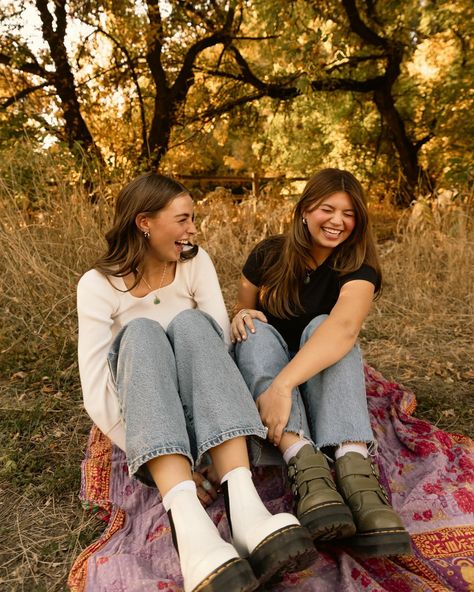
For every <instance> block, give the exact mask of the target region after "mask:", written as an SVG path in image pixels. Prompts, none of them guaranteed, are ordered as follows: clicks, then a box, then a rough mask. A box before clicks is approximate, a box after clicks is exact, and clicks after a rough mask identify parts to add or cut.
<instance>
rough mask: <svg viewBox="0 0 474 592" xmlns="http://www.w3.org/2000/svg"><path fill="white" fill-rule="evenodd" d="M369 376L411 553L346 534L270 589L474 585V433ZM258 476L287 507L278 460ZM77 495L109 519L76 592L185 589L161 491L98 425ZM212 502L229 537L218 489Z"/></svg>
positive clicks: (358, 591) (390, 482)
mask: <svg viewBox="0 0 474 592" xmlns="http://www.w3.org/2000/svg"><path fill="white" fill-rule="evenodd" d="M366 384H367V393H368V401H369V409H370V413H371V421H372V427H373V429H374V432H375V434H376V438H377V441H378V448H379V450H378V463H379V467H380V473H381V480H382V482H383V484H384V485H385V486H386V488H387V490H388V491H389V492H390V495H391V501H392V504H393V506H394V507H395V509H396V510H397V511H398V512H399V513H400V515H401V516H402V519H403V521H404V524H405V525H406V527H407V528H408V530H409V532H410V534H411V537H412V546H413V554H412V555H411V556H400V557H392V558H390V559H366V560H362V559H360V558H358V557H357V556H355V555H353V554H352V553H351V552H350V551H348V550H347V549H345V548H344V546H343V545H342V544H333V545H328V546H326V547H324V548H323V547H321V548H320V549H319V551H320V552H319V555H318V557H317V559H316V561H315V562H314V564H313V565H312V566H311V567H310V568H308V569H306V570H305V571H303V572H300V573H298V574H291V575H288V576H286V577H285V579H284V580H283V581H282V582H280V583H279V584H276V585H274V586H273V587H272V588H271V589H272V590H274V591H275V592H284V591H290V590H295V591H298V592H307V591H308V592H309V591H312V592H332V591H334V592H340V591H347V592H382V591H385V590H386V591H393V592H411V591H414V592H430V591H433V592H441V591H445V590H456V591H459V592H464V591H465V592H467V591H474V485H473V483H474V456H473V451H474V442H473V441H472V440H470V439H469V438H467V437H465V436H460V435H458V434H449V433H446V432H444V431H442V430H439V429H437V428H436V427H435V426H433V425H431V424H429V423H428V422H426V421H422V420H420V419H417V418H415V417H413V412H414V410H415V406H416V399H415V396H414V395H413V393H411V392H409V391H407V390H406V389H404V388H403V387H402V386H400V385H399V384H396V383H393V382H388V381H387V380H385V379H384V378H383V377H382V376H381V375H380V374H379V373H378V372H376V371H375V370H373V369H372V368H369V367H366ZM255 479H256V483H257V487H258V489H259V492H260V494H261V496H262V499H263V500H264V501H265V503H266V505H267V507H268V508H269V509H270V511H272V512H277V511H282V510H283V511H288V510H290V511H291V495H290V494H289V491H288V488H287V485H286V482H285V479H284V474H283V470H282V468H280V467H266V468H259V469H256V470H255ZM80 496H81V499H82V502H83V504H84V506H85V507H86V508H88V509H90V510H91V511H93V512H95V513H97V516H98V517H99V518H101V519H102V520H104V521H105V522H106V523H107V525H106V528H105V530H104V532H103V534H102V536H100V538H99V539H98V540H97V541H96V542H94V543H93V544H92V545H90V546H89V547H88V548H87V549H85V550H84V551H83V552H82V553H81V555H80V556H79V557H78V558H77V559H76V561H75V562H74V564H73V566H72V568H71V571H70V574H69V579H68V584H69V588H70V590H71V591H72V592H144V591H146V592H148V591H151V590H161V591H164V592H178V591H181V590H182V578H181V573H180V570H179V564H178V558H177V555H176V552H175V550H174V547H173V544H172V540H171V532H170V527H169V523H168V518H167V514H166V512H165V511H164V509H163V505H162V503H161V498H160V496H159V494H158V493H157V491H156V490H154V489H152V488H148V487H146V486H144V485H141V484H140V483H139V482H137V481H134V480H130V479H129V477H128V474H127V469H126V464H125V458H124V454H123V453H122V451H120V450H119V449H118V448H116V447H115V446H112V445H111V443H110V441H109V440H108V439H107V438H106V437H104V436H103V435H102V434H101V432H100V431H99V430H98V429H97V428H95V427H94V428H93V429H92V431H91V434H90V438H89V443H88V447H87V451H86V456H85V459H84V461H83V464H82V485H81V494H80ZM208 511H209V513H210V515H211V516H212V519H213V520H214V522H215V523H216V525H217V526H218V528H219V531H220V532H221V533H222V535H223V536H224V537H228V534H229V533H228V528H227V520H226V517H225V511H224V503H223V499H222V497H220V498H219V499H218V500H217V501H216V502H214V504H213V505H212V506H211V507H210V508H209V509H208ZM267 589H269V588H267Z"/></svg>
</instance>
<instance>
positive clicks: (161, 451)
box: [127, 446, 194, 475]
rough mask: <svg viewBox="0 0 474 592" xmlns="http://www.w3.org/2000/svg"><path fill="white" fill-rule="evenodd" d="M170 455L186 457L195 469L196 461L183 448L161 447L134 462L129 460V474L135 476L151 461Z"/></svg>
mask: <svg viewBox="0 0 474 592" xmlns="http://www.w3.org/2000/svg"><path fill="white" fill-rule="evenodd" d="M169 454H181V455H183V456H185V457H186V458H188V459H189V460H190V462H191V467H192V468H194V459H193V457H192V456H191V454H190V453H189V452H188V451H187V450H186V448H182V447H180V446H161V447H159V448H154V449H153V450H150V451H149V452H146V453H144V454H140V455H138V456H137V457H136V458H134V459H133V460H128V459H127V464H128V471H129V474H130V475H134V474H135V473H136V472H137V471H138V469H139V468H140V467H141V466H142V465H144V464H145V463H147V462H148V461H149V460H152V459H153V458H157V457H158V456H165V455H169Z"/></svg>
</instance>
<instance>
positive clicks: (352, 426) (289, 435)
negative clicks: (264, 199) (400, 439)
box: [231, 169, 410, 555]
mask: <svg viewBox="0 0 474 592" xmlns="http://www.w3.org/2000/svg"><path fill="white" fill-rule="evenodd" d="M380 288H381V271H380V266H379V262H378V257H377V253H376V249H375V242H374V239H373V235H372V232H371V229H370V224H369V220H368V212H367V205H366V199H365V195H364V191H363V189H362V186H361V185H360V183H359V181H358V180H357V179H356V178H355V177H354V176H353V175H352V174H351V173H349V172H347V171H342V170H339V169H324V170H322V171H320V172H318V173H316V174H315V175H314V176H313V177H312V178H311V179H310V180H309V182H308V183H307V185H306V187H305V189H304V191H303V194H302V196H301V198H300V200H299V201H298V203H297V204H296V207H295V210H294V215H293V218H292V222H291V226H290V229H289V231H288V233H287V234H286V235H284V236H276V237H271V238H269V239H267V240H264V241H263V242H262V243H260V244H259V245H257V247H256V248H255V249H254V250H253V251H252V253H251V254H250V255H249V257H248V259H247V261H246V263H245V265H244V268H243V274H242V277H241V282H240V286H239V292H238V297H237V305H236V311H237V312H236V314H235V316H234V318H233V320H232V328H231V332H232V340H233V342H234V344H235V357H236V362H237V364H238V366H239V368H240V370H241V372H242V374H243V376H244V378H245V380H246V382H247V385H248V386H249V388H250V391H251V392H252V394H253V396H254V398H255V400H256V403H257V407H258V409H259V412H260V416H261V418H262V421H263V423H264V425H265V426H266V427H267V429H268V440H269V442H271V443H272V444H273V445H274V446H275V447H278V449H279V450H280V452H281V453H282V454H283V458H284V460H285V461H286V463H287V464H288V476H289V479H290V482H291V487H292V491H293V494H294V496H295V504H296V514H297V516H298V518H299V519H300V521H301V523H302V524H303V525H305V526H307V527H308V528H309V530H310V531H311V533H312V536H313V538H314V540H315V541H317V540H328V539H332V538H344V537H346V538H348V544H350V545H351V546H353V548H354V549H355V550H357V551H359V552H361V553H363V554H365V555H391V554H400V553H407V552H409V551H410V539H409V535H408V533H407V531H406V530H405V529H404V527H403V524H402V522H401V520H400V518H399V516H398V515H397V514H396V513H395V511H394V510H393V509H392V508H391V506H390V504H389V502H388V496H387V494H386V492H385V490H384V489H383V488H382V486H381V485H380V483H379V481H378V472H377V469H376V466H375V465H374V464H373V463H372V462H371V459H370V456H369V450H368V447H370V445H371V444H372V443H373V442H374V436H373V433H372V430H371V427H370V420H369V414H368V409H367V401H366V393H365V384H364V374H363V364H362V359H361V355H360V351H359V348H358V345H357V343H356V341H357V336H358V334H359V331H360V329H361V326H362V323H363V322H364V319H365V318H366V316H367V314H368V312H369V310H370V307H371V303H372V300H373V298H374V294H377V293H378V292H379V291H380ZM321 449H324V450H325V451H326V452H327V453H330V452H332V451H334V457H335V473H336V480H335V481H334V479H333V477H332V474H331V471H330V469H329V465H328V463H327V460H326V457H325V455H324V454H323V453H322V452H321ZM258 460H259V459H257V461H258ZM260 460H261V459H260Z"/></svg>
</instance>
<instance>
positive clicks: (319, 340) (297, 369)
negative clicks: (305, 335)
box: [275, 317, 359, 389]
mask: <svg viewBox="0 0 474 592" xmlns="http://www.w3.org/2000/svg"><path fill="white" fill-rule="evenodd" d="M358 333H359V331H356V330H355V329H354V327H351V326H350V324H346V323H344V322H341V321H339V320H337V319H331V317H328V318H327V319H326V320H325V321H324V322H323V323H322V324H321V325H320V326H319V327H318V328H317V329H316V330H315V331H314V333H313V334H312V335H311V337H310V338H309V339H308V341H307V342H306V343H305V345H304V346H303V347H302V348H301V349H300V351H299V352H298V353H297V354H296V356H295V357H294V358H293V359H292V360H291V362H289V363H288V364H287V365H286V366H285V367H284V368H283V370H281V372H280V373H279V374H278V375H277V376H276V378H275V381H276V382H277V383H278V384H281V385H284V386H285V387H287V388H290V389H293V388H295V387H296V386H298V385H300V384H302V383H303V382H306V381H307V380H308V379H309V378H311V377H312V376H314V375H315V374H318V372H321V370H324V369H325V368H328V367H329V366H332V365H333V364H335V363H336V362H338V361H339V360H340V359H341V358H343V357H344V356H345V355H346V354H347V353H348V352H349V351H350V350H351V349H352V348H353V347H354V345H355V343H356V341H357V336H358Z"/></svg>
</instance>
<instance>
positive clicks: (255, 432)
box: [196, 428, 267, 465]
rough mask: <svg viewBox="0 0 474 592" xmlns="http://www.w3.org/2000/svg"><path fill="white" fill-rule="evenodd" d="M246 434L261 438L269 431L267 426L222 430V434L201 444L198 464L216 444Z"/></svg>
mask: <svg viewBox="0 0 474 592" xmlns="http://www.w3.org/2000/svg"><path fill="white" fill-rule="evenodd" d="M246 436H258V437H259V438H262V439H265V438H266V437H267V432H266V430H265V428H261V429H260V428H239V429H234V430H229V431H227V432H222V433H221V434H219V436H215V437H213V438H211V439H209V440H206V442H203V443H202V444H201V445H200V446H199V448H198V457H197V459H196V465H199V463H200V462H201V459H202V456H203V455H204V454H205V453H206V452H208V451H209V450H211V449H212V448H215V447H216V446H219V444H223V443H224V442H227V441H229V440H233V439H234V438H239V437H246Z"/></svg>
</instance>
